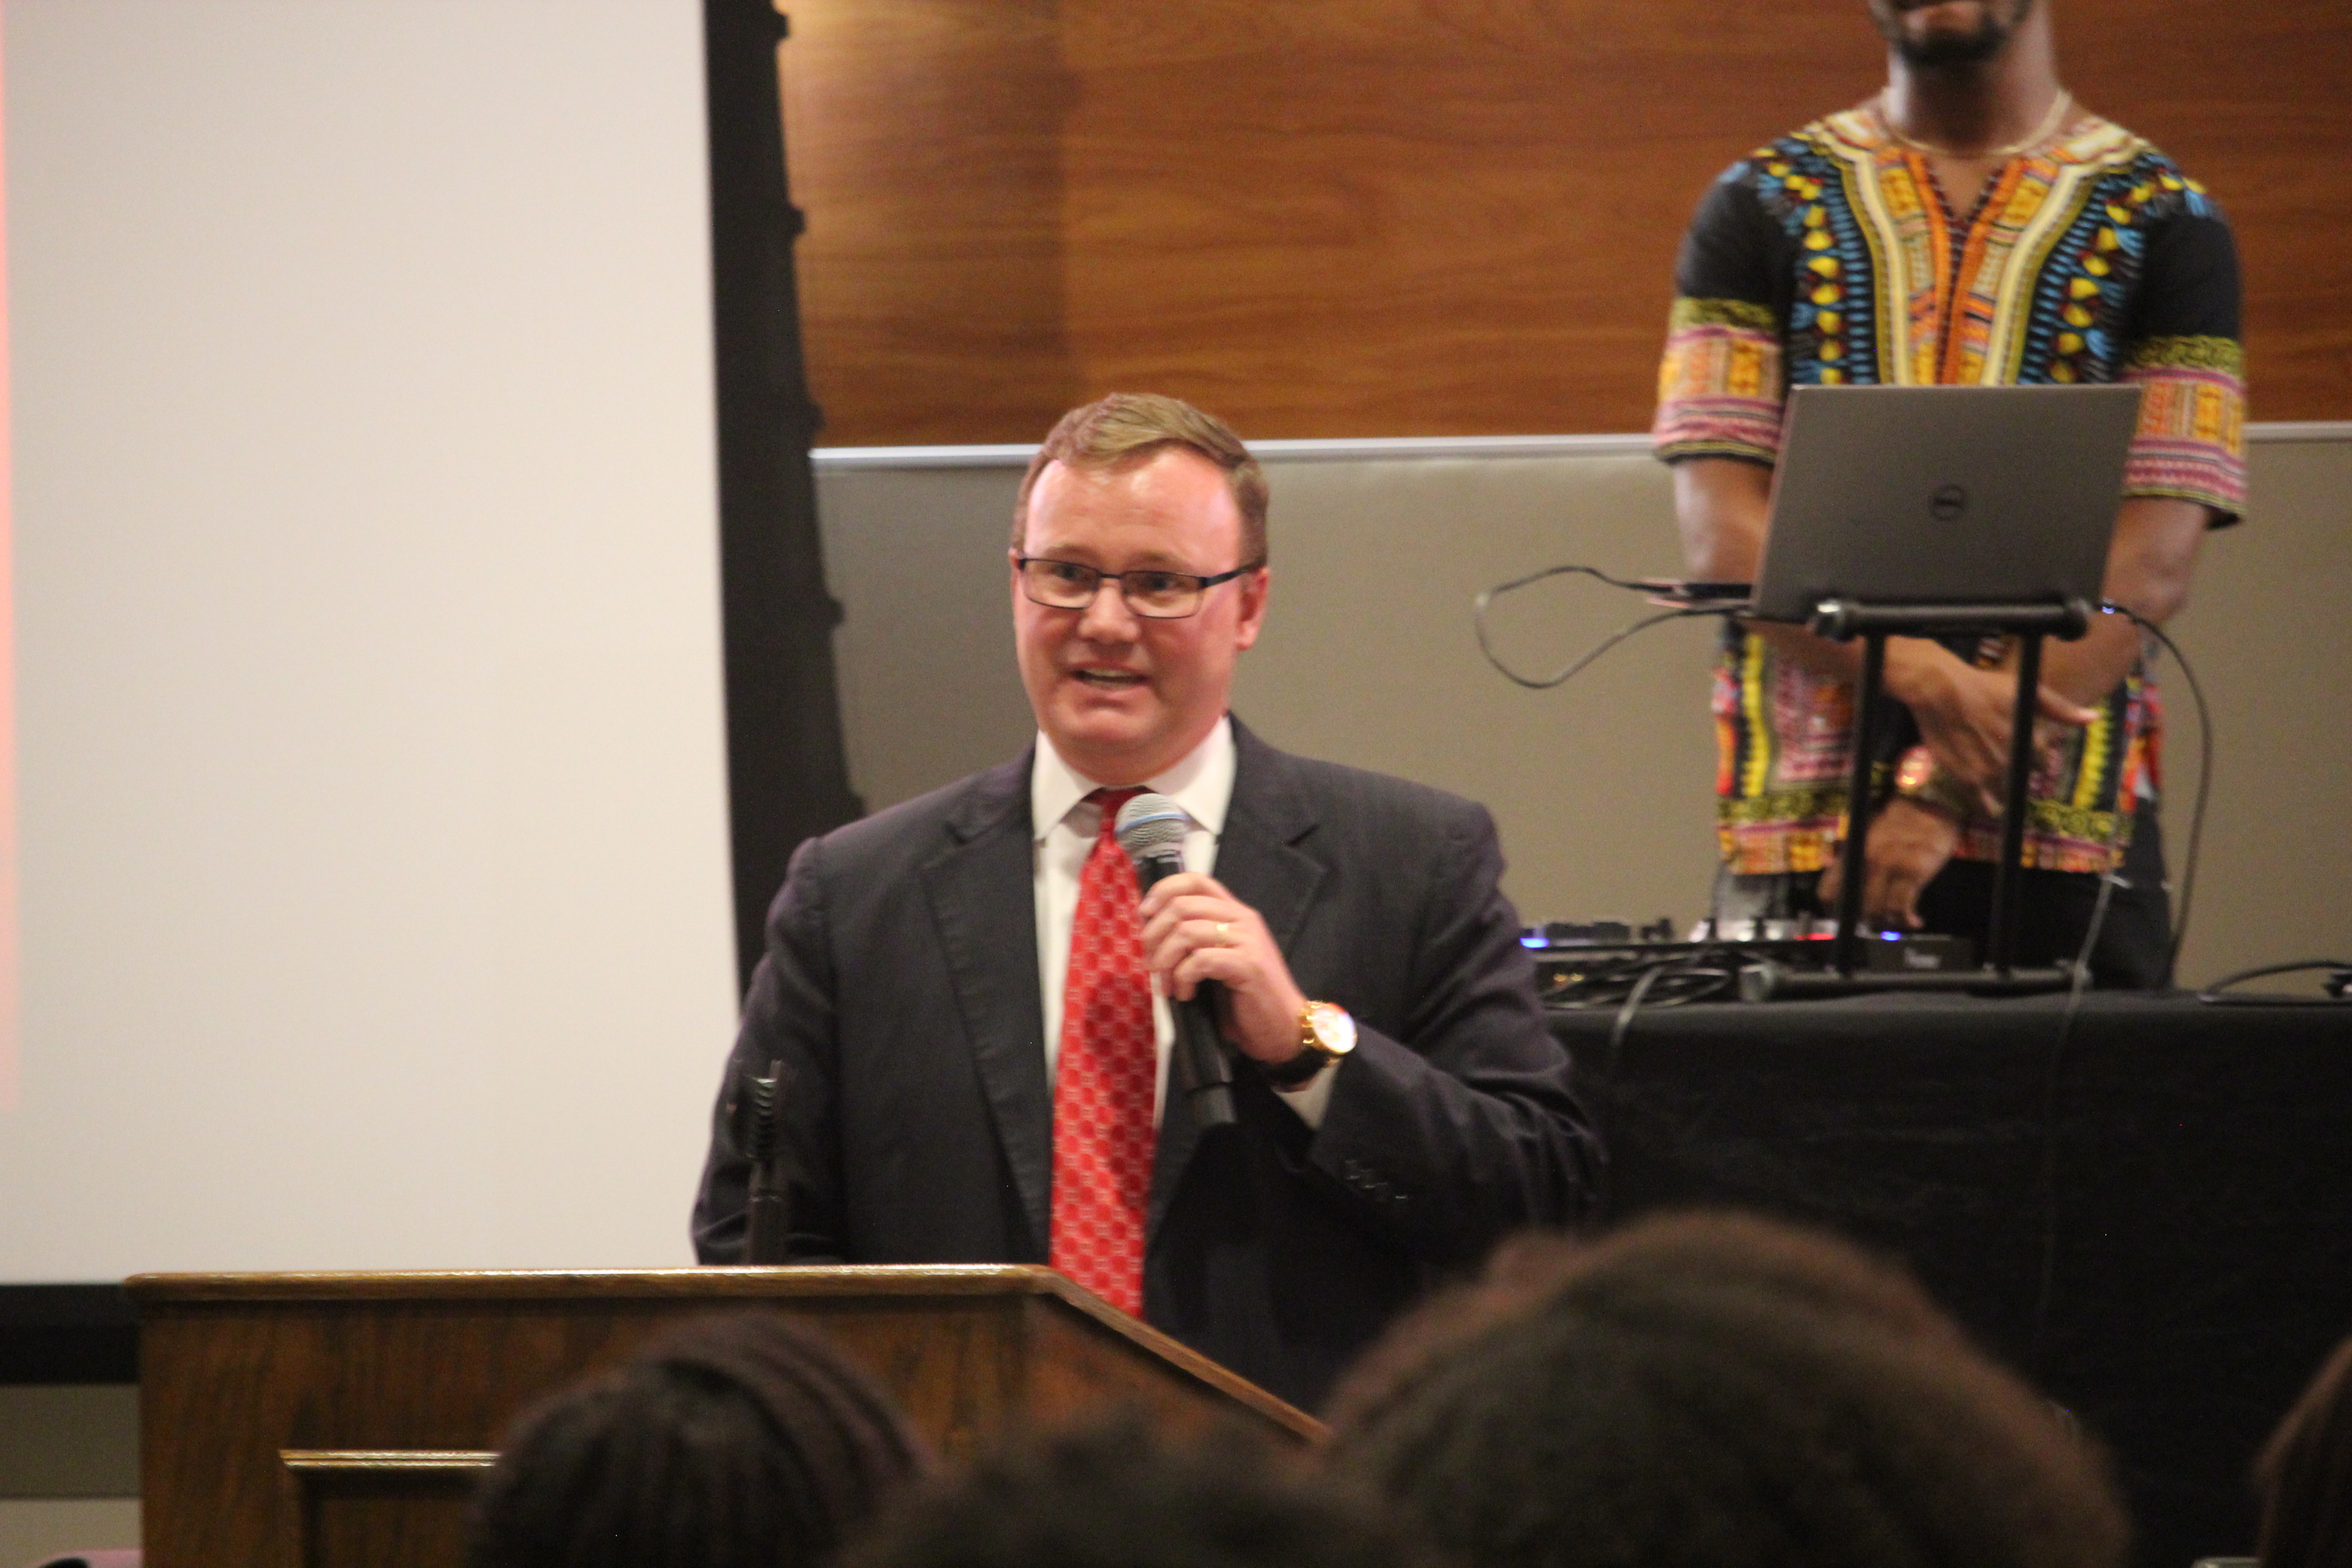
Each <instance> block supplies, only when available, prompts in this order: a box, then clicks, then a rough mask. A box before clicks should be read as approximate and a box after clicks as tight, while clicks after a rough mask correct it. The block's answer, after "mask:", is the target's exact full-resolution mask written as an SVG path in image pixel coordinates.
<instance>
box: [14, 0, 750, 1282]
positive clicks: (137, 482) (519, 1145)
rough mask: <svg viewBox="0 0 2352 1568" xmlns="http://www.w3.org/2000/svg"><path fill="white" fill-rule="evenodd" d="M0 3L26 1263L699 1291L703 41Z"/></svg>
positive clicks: (442, 23) (380, 16) (389, 4)
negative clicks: (611, 1273)
mask: <svg viewBox="0 0 2352 1568" xmlns="http://www.w3.org/2000/svg"><path fill="white" fill-rule="evenodd" d="M0 19H5V37H0V59H5V67H4V68H5V158H6V166H5V200H6V246H7V258H6V265H7V274H6V276H7V288H8V296H7V314H6V321H7V331H8V342H7V353H8V364H7V382H8V388H9V392H10V395H11V399H12V417H11V421H10V428H9V438H10V444H9V451H10V453H11V455H12V457H13V484H12V487H11V509H10V514H9V521H10V530H9V548H10V561H9V563H8V564H9V571H8V573H7V574H6V580H7V581H8V582H9V584H10V591H11V594H12V610H13V615H14V623H15V639H14V646H13V648H12V649H11V650H10V651H9V664H10V668H11V679H12V680H13V698H14V708H15V714H16V740H15V746H14V750H13V755H12V756H10V757H9V758H8V763H9V766H10V770H11V772H10V777H11V779H12V780H13V788H14V793H15V801H16V813H15V819H14V823H13V834H12V835H11V836H10V837H12V838H13V843H14V844H15V846H16V849H17V858H16V861H15V863H14V864H13V865H12V866H10V867H8V868H6V869H7V870H10V871H13V873H14V881H15V884H16V914H17V915H18V916H19V917H20V921H21V936H20V942H19V943H18V946H17V951H16V952H15V953H13V954H11V955H10V960H11V962H14V963H16V966H17V968H18V971H19V973H20V976H21V986H20V994H19V997H18V999H17V1002H16V1005H13V1006H11V1007H10V1008H9V1009H8V1016H6V1018H5V1021H0V1026H5V1045H0V1283H28V1282H66V1283H87V1282H97V1281H104V1280H110V1279H119V1278H121V1276H123V1275H125V1274H129V1273H132V1272H137V1271H142V1270H151V1269H216V1268H220V1269H247V1268H263V1269H289V1268H475V1267H509V1266H511V1267H532V1268H540V1267H571V1266H582V1267H588V1266H635V1265H657V1264H673V1263H682V1262H686V1261H688V1258H689V1248H688V1240H687V1213H688V1205H689V1203H690V1201H691V1197H692V1189H693V1185H694V1180H695V1176H696V1173H697V1171H698V1165H699V1162H700V1158H701V1152H702V1145H703V1139H704V1135H705V1127H706V1119H707V1116H708V1112H709V1095H710V1094H711V1092H712V1090H713V1089H714V1088H715V1086H716V1084H717V1080H718V1075H719V1067H720V1064H721V1061H722V1059H723V1058H724V1055H725V1052H726V1048H727V1045H728V1041H729V1039H730V1036H731V1034H732V1029H733V1018H734V1011H735V997H734V980H733V962H732V954H731V952H730V942H731V935H730V913H729V896H730V894H729V881H728V866H727V854H728V848H727V819H726V796H725V759H724V734H723V724H722V714H723V700H722V693H721V686H720V645H719V585H718V544H717V521H716V515H717V514H716V479H715V469H714V453H713V422H712V389H711V351H710V284H709V229H708V216H707V215H708V201H709V197H708V188H707V182H706V153H705V126H704V120H703V97H702V57H701V19H700V8H699V6H698V5H697V4H696V3H695V0H562V4H555V3H551V0H5V6H4V7H0ZM0 842H5V840H0Z"/></svg>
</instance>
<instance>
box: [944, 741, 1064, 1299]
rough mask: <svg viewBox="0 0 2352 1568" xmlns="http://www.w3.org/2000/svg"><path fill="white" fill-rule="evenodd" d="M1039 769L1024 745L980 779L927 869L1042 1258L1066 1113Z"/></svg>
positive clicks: (983, 1077)
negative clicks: (1050, 1019) (1059, 1106)
mask: <svg viewBox="0 0 2352 1568" xmlns="http://www.w3.org/2000/svg"><path fill="white" fill-rule="evenodd" d="M1029 772H1030V753H1029V752H1023V753H1022V755H1021V757H1020V758H1019V760H1018V761H1015V762H1012V763H1005V764H1004V765H1003V766H1002V767H997V768H992V769H990V770H989V771H988V772H987V773H982V774H981V775H980V776H979V777H978V778H977V779H975V780H974V781H973V784H972V788H971V792H970V794H969V795H967V796H966V797H965V800H964V802H963V804H962V805H961V806H959V807H958V809H957V810H956V812H955V813H954V814H953V815H952V816H950V818H949V820H948V832H949V836H950V838H951V839H952V840H953V841H954V842H953V843H952V844H951V846H950V847H949V848H948V849H947V850H946V851H945V852H944V853H943V854H941V855H940V856H939V857H938V858H935V859H933V860H932V861H930V862H929V864H928V865H926V866H925V867H924V868H923V871H922V878H923V886H924V890H925V893H926V895H927V896H928V897H929V900H930V906H931V918H932V920H933V921H934V922H935V923H936V925H937V927H938V929H939V933H940V947H941V948H942V949H943V950H944V952H946V955H947V963H948V973H949V976H950V981H951V983H952V984H953V985H954V987H955V994H956V1005H957V1007H958V1009H959V1011H960V1012H961V1015H962V1017H963V1026H964V1034H965V1037H967V1038H968V1039H970V1040H971V1051H972V1062H973V1066H974V1068H976V1069H977V1071H978V1073H979V1075H980V1083H981V1090H982V1093H983V1094H984V1095H985V1096H986V1097H987V1100H988V1106H989V1111H990V1114H991V1116H992V1118H993V1120H994V1121H995V1124H996V1134H997V1137H998V1139H999V1140H1000V1141H1001V1142H1002V1143H1003V1149H1004V1161H1005V1164H1006V1166H1007V1167H1008V1168H1009V1169H1010V1170H1011V1171H1012V1173H1013V1184H1014V1185H1015V1186H1016V1187H1018V1189H1019V1190H1020V1194H1021V1207H1022V1211H1023V1212H1024V1214H1025V1215H1027V1217H1028V1221H1029V1234H1030V1240H1031V1244H1032V1247H1033V1249H1034V1254H1035V1256H1036V1258H1038V1259H1039V1260H1041V1261H1042V1260H1043V1259H1044V1258H1045V1251H1046V1245H1047V1238H1048V1237H1049V1236H1050V1235H1051V1230H1050V1228H1049V1223H1048V1219H1049V1215H1050V1206H1049V1205H1051V1202H1052V1192H1053V1179H1054V1111H1053V1100H1052V1097H1051V1095H1050V1093H1049V1092H1048V1090H1047V1089H1046V1087H1045V1010H1044V1008H1043V1007H1042V1006H1041V1005H1040V1004H1039V1002H1038V997H1037V921H1036V918H1035V913H1034V910H1035V871H1034V860H1033V856H1032V853H1031V840H1030V826H1029Z"/></svg>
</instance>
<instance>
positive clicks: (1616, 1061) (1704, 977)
mask: <svg viewBox="0 0 2352 1568" xmlns="http://www.w3.org/2000/svg"><path fill="white" fill-rule="evenodd" d="M1709 956H1711V955H1710V954H1707V953H1686V954H1682V955H1678V956H1676V957H1674V958H1669V959H1664V960H1658V959H1650V960H1643V959H1641V958H1639V957H1633V958H1630V959H1627V960H1621V961H1620V962H1621V963H1623V964H1624V965H1625V966H1626V967H1629V968H1630V967H1632V966H1633V965H1639V966H1640V968H1641V973H1640V975H1639V977H1638V978H1636V979H1635V980H1634V982H1633V985H1632V986H1631V987H1630V988H1629V989H1628V990H1627V991H1626V993H1625V996H1624V1000H1623V1001H1622V1002H1621V1003H1620V1004H1619V1005H1618V1007H1617V1018H1616V1022H1615V1023H1613V1024H1612V1025H1611V1026H1610V1029H1609V1047H1608V1049H1607V1051H1606V1052H1605V1053H1603V1055H1602V1057H1601V1076H1600V1079H1599V1080H1598V1081H1597V1082H1595V1084H1594V1085H1593V1094H1592V1110H1593V1115H1594V1117H1595V1119H1596V1120H1597V1121H1598V1125H1596V1126H1595V1127H1594V1128H1593V1133H1594V1136H1595V1137H1596V1138H1597V1139H1598V1140H1599V1142H1600V1144H1601V1148H1602V1149H1603V1150H1606V1149H1607V1148H1608V1147H1609V1143H1610V1138H1609V1135H1610V1132H1611V1130H1612V1125H1613V1124H1614V1122H1615V1121H1616V1110H1617V1072H1618V1068H1620V1067H1621V1066H1622V1063H1623V1061H1624V1059H1625V1037H1626V1036H1627V1035H1628V1034H1630V1033H1631V1032H1632V1031H1633V1018H1634V1016H1635V1015H1636V1014H1638V1013H1640V1012H1641V1010H1642V1005H1643V1003H1644V1002H1646V1001H1648V1000H1649V997H1650V993H1651V991H1652V990H1654V988H1656V987H1657V986H1658V985H1659V984H1662V983H1664V982H1667V981H1684V980H1699V981H1702V982H1704V984H1701V985H1698V986H1696V987H1692V986H1682V985H1678V986H1676V987H1675V994H1674V995H1672V996H1671V997H1669V998H1668V999H1667V1000H1665V1001H1663V1002H1661V1003H1659V1004H1658V1005H1660V1006H1662V1007H1679V1006H1681V1005H1684V1004H1685V1003H1689V1002H1696V1001H1702V1000H1704V999H1706V997H1708V996H1712V995H1714V994H1716V993H1717V991H1719V990H1721V989H1722V988H1723V987H1724V986H1725V985H1727V984H1732V983H1733V982H1734V981H1735V980H1736V978H1737V977H1736V976H1735V975H1734V974H1733V973H1731V972H1730V971H1729V970H1726V969H1717V968H1711V967H1706V966H1703V965H1701V963H1700V962H1699V961H1700V960H1702V959H1704V958H1706V957H1709ZM1588 1005H1589V1004H1588ZM1612 1168H1613V1167H1612V1166H1611V1165H1610V1164H1609V1163H1607V1162H1606V1161H1605V1160H1604V1161H1603V1163H1602V1164H1601V1179H1600V1181H1599V1183H1598V1184H1597V1187H1598V1190H1597V1191H1596V1192H1595V1193H1594V1194H1593V1199H1594V1212H1595V1213H1596V1214H1598V1215H1600V1216H1601V1223H1602V1224H1604V1225H1605V1224H1607V1223H1608V1222H1609V1219H1610V1217H1611V1216H1610V1213H1609V1202H1610V1183H1609V1177H1610V1172H1611V1170H1612Z"/></svg>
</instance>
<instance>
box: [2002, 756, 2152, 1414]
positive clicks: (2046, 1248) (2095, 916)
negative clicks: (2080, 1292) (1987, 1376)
mask: <svg viewBox="0 0 2352 1568" xmlns="http://www.w3.org/2000/svg"><path fill="white" fill-rule="evenodd" d="M2122 807H2123V802H2121V801H2120V800H2118V801H2117V802H2116V813H2115V821H2114V824H2113V826H2110V827H2109V828H2108V829H2107V844H2106V852H2105V856H2104V858H2105V861H2106V863H2107V865H2106V869H2105V871H2103V872H2101V873H2100V876H2099V893H2098V897H2097V898H2095V899H2094V900H2091V921H2090V924H2089V925H2087V926H2085V927H2084V931H2083V943H2082V945H2081V946H2080V947H2079V948H2077V949H2076V950H2075V952H2074V973H2073V974H2072V975H2071V976H2070V977H2069V978H2068V981H2067V985H2066V1007H2065V1010H2064V1011H2063V1013H2061V1014H2060V1015H2059V1017H2058V1037H2057V1038H2056V1039H2054V1040H2053V1041H2051V1042H2050V1055H2049V1058H2048V1061H2047V1063H2046V1065H2045V1066H2044V1068H2043V1069H2042V1173H2041V1178H2040V1181H2041V1190H2040V1192H2039V1193H2037V1194H2036V1195H2035V1196H2036V1202H2037V1204H2038V1205H2039V1207H2040V1208H2041V1211H2042V1257H2041V1260H2040V1268H2039V1269H2038V1270H2037V1273H2036V1278H2035V1280H2034V1287H2033V1317H2032V1332H2031V1334H2030V1335H2029V1336H2028V1338H2027V1340H2026V1345H2027V1352H2026V1353H2027V1363H2026V1364H2027V1365H2028V1366H2029V1367H2030V1368H2032V1373H2033V1375H2034V1376H2036V1377H2041V1376H2042V1375H2043V1374H2044V1373H2046V1372H2047V1370H2048V1369H2047V1368H2046V1367H2045V1366H2043V1364H2042V1337H2043V1335H2044V1333H2045V1331H2047V1330H2048V1328H2049V1326H2050V1305H2051V1301H2052V1300H2053V1298H2054V1296H2055V1295H2056V1293H2057V1287H2058V1143H2059V1137H2058V1114H2059V1111H2060V1109H2061V1106H2060V1103H2059V1098H2060V1097H2059V1088H2060V1085H2061V1083H2062V1082H2063V1072H2064V1069H2065V1063H2066V1047H2067V1046H2068V1045H2069V1044H2070V1043H2071V1042H2072V1041H2073V1039H2074V1016H2075V1015H2076V1014H2078V1013H2080V1012H2081V1011H2082V1010H2083V994H2084V992H2086V991H2088V990H2089V989H2090V987H2091V955H2092V954H2093V953H2095V952H2097V951H2098V950H2099V931H2100V930H2101V928H2103V927H2104V926H2105V924H2106V923H2107V906H2108V905H2109V904H2110V903H2112V902H2113V901H2114V899H2115V891H2116V878H2117V877H2118V876H2119V875H2120V874H2121V872H2122V870H2123V865H2122V849H2121V847H2122V844H2123V837H2124V824H2125V822H2126V821H2127V820H2129V819H2128V818H2127V817H2126V816H2124V813H2123V810H2122Z"/></svg>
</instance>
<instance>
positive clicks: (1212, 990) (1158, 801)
mask: <svg viewBox="0 0 2352 1568" xmlns="http://www.w3.org/2000/svg"><path fill="white" fill-rule="evenodd" d="M1113 831H1114V832H1115V833H1117V834H1118V847H1120V848H1121V849H1124V850H1126V851H1127V858H1129V859H1130V860H1132V861H1134V862H1135V880H1136V885H1137V887H1138V889H1139V890H1140V891H1142V892H1146V893H1148V892H1150V891H1151V889H1152V887H1153V885H1154V884H1155V883H1157V882H1159V881H1160V879H1161V878H1163V877H1173V876H1175V875H1176V874H1177V873H1178V872H1180V871H1181V870H1183V869H1184V836H1185V835H1186V834H1187V833H1190V832H1191V831H1192V818H1191V817H1189V816H1185V815H1184V808H1183V807H1182V806H1181V805H1177V804H1176V803H1175V802H1174V801H1172V800H1170V799H1169V798H1168V797H1167V796H1166V795H1150V794H1144V795H1137V796H1136V797H1135V798H1134V799H1133V800H1130V801H1129V802H1128V803H1127V804H1126V805H1123V806H1121V807H1119V810H1118V823H1117V824H1116V826H1114V828H1113ZM1218 989H1219V987H1218V985H1217V983H1216V982H1215V981H1213V980H1204V981H1202V983H1201V984H1199V985H1197V986H1195V987H1194V988H1193V991H1192V999H1191V1000H1190V1001H1185V1002H1179V1001H1177V1000H1176V999H1175V998H1174V997H1171V998H1169V1001H1168V1011H1169V1012H1170V1014H1171V1016H1173V1017H1174V1018H1175V1021H1176V1051H1175V1058H1176V1059H1175V1062H1174V1064H1173V1065H1174V1067H1175V1076H1176V1081H1177V1085H1178V1087H1179V1088H1181V1089H1182V1091H1183V1094H1184V1103H1185V1104H1186V1105H1188V1106H1190V1107H1191V1108H1192V1124H1193V1125H1194V1126H1195V1127H1198V1128H1199V1129H1200V1130H1201V1131H1203V1132H1205V1131H1208V1130H1209V1129H1210V1128H1212V1127H1230V1126H1231V1125H1233V1121H1234V1089H1233V1084H1234V1064H1233V1063H1232V1062H1231V1061H1230V1060H1228V1059H1227V1058H1226V1056H1225V1050H1224V1047H1223V1045H1221V1044H1220V1043H1219V1042H1218V1039H1217V1016H1216V1010H1215V1005H1216V993H1217V991H1218Z"/></svg>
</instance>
